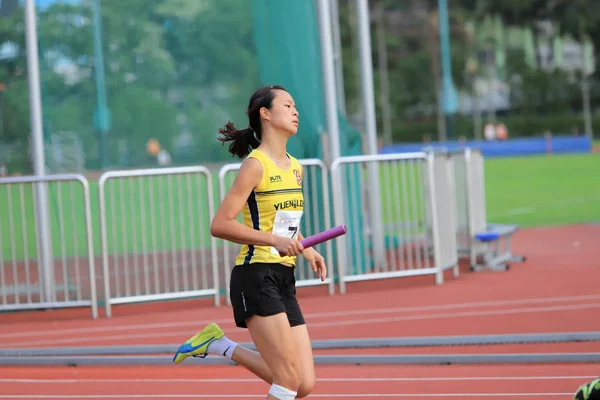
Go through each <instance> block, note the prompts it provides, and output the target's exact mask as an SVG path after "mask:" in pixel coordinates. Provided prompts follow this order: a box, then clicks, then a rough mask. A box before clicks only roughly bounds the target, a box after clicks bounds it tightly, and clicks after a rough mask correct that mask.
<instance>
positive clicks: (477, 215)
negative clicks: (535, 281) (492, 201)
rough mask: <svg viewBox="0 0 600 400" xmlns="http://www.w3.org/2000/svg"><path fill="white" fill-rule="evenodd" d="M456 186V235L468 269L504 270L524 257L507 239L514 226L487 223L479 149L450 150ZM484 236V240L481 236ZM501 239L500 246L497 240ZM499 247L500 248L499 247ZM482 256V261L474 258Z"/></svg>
mask: <svg viewBox="0 0 600 400" xmlns="http://www.w3.org/2000/svg"><path fill="white" fill-rule="evenodd" d="M449 156H450V157H451V158H452V160H453V180H454V182H455V185H456V188H457V189H456V209H457V224H456V236H457V241H458V243H459V249H460V253H461V254H466V255H468V257H469V259H470V263H471V269H473V270H478V269H488V268H489V269H499V270H503V269H506V266H507V265H508V264H510V263H517V262H522V261H524V260H525V257H523V256H520V255H515V254H513V253H512V251H511V245H510V239H511V237H512V235H513V234H514V233H516V231H517V230H518V226H517V225H504V224H490V223H489V222H488V220H487V213H486V209H487V207H486V199H485V170H484V158H483V155H482V154H481V151H480V150H479V149H471V148H466V149H463V150H459V151H454V152H450V153H449ZM483 238H485V239H483ZM501 242H504V246H501V245H500V243H501ZM501 247H503V248H501ZM479 257H483V264H479V263H478V261H477V259H478V258H479Z"/></svg>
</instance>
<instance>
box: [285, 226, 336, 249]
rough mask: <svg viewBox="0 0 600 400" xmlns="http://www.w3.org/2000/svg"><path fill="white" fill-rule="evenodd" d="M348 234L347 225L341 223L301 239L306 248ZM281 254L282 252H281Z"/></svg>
mask: <svg viewBox="0 0 600 400" xmlns="http://www.w3.org/2000/svg"><path fill="white" fill-rule="evenodd" d="M345 234H346V225H339V226H336V227H335V228H331V229H327V230H326V231H323V232H319V233H317V234H316V235H312V236H309V237H305V238H304V239H302V240H301V241H300V243H301V244H302V247H304V248H305V249H306V248H308V247H312V246H316V245H317V244H320V243H323V242H326V241H328V240H331V239H334V238H336V237H338V236H342V235H345ZM280 254H281V253H280Z"/></svg>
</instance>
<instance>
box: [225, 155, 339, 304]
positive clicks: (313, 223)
mask: <svg viewBox="0 0 600 400" xmlns="http://www.w3.org/2000/svg"><path fill="white" fill-rule="evenodd" d="M298 161H299V162H300V163H301V164H302V166H303V168H304V178H303V183H302V189H303V194H304V215H303V217H302V221H301V224H300V232H302V234H303V235H304V236H309V235H312V234H315V233H318V232H320V231H323V230H325V229H327V228H330V227H331V209H330V202H329V195H330V190H329V177H328V171H327V166H326V165H325V163H324V162H323V161H321V160H319V159H300V160H298ZM240 167H241V164H240V163H232V164H227V165H224V166H223V167H222V168H221V169H220V171H219V193H220V198H221V200H223V199H224V197H225V194H226V192H227V190H228V189H229V187H230V186H231V184H232V183H233V181H234V179H235V177H236V176H237V171H239V169H240ZM238 220H239V221H240V222H241V221H242V220H241V215H240V216H239V218H238ZM220 245H221V246H222V251H221V253H222V255H223V258H222V265H221V266H220V270H221V271H222V274H223V277H224V281H225V291H226V302H227V304H230V298H229V275H230V273H231V269H232V267H233V262H234V260H235V257H236V255H237V253H238V251H239V246H236V245H234V244H232V243H229V242H225V241H220ZM315 249H316V250H317V251H318V252H319V253H321V254H322V255H323V257H324V258H325V261H326V262H329V264H331V260H333V246H332V243H331V242H330V241H328V242H326V243H322V244H319V245H316V246H315ZM329 264H328V266H329V273H328V278H327V279H326V280H325V281H323V282H322V281H321V280H320V279H316V277H315V274H314V272H313V271H312V269H311V267H310V264H308V262H306V260H305V259H304V258H303V257H301V256H300V257H298V259H297V264H296V286H297V287H306V286H318V285H328V286H329V294H330V295H331V294H333V293H334V277H333V275H332V274H333V269H332V268H331V265H329Z"/></svg>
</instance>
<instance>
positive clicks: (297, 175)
mask: <svg viewBox="0 0 600 400" xmlns="http://www.w3.org/2000/svg"><path fill="white" fill-rule="evenodd" d="M294 175H295V176H296V182H298V186H302V177H301V176H300V171H298V170H297V169H295V170H294Z"/></svg>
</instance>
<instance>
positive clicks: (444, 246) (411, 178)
mask: <svg viewBox="0 0 600 400" xmlns="http://www.w3.org/2000/svg"><path fill="white" fill-rule="evenodd" d="M373 163H376V164H377V166H378V169H379V175H378V176H379V179H380V185H379V187H380V189H379V193H370V192H369V191H368V187H369V186H370V185H369V184H368V182H367V180H368V179H367V171H366V170H367V169H368V166H369V164H373ZM443 168H444V166H443V165H441V164H439V161H438V160H437V159H435V158H431V157H428V156H427V155H426V154H425V153H420V152H419V153H405V154H390V155H372V156H350V157H341V158H338V159H337V160H335V161H334V162H333V164H332V167H331V172H332V192H333V196H334V204H335V207H334V211H335V222H336V225H337V224H341V223H347V224H348V225H349V226H350V227H349V230H348V234H347V235H345V236H344V237H340V238H339V239H338V240H337V246H338V247H337V249H338V251H337V263H338V275H339V276H340V291H341V292H342V293H344V292H345V283H346V282H352V281H362V280H370V279H385V278H392V277H401V276H415V275H428V274H433V275H436V282H437V283H441V282H442V281H443V270H444V269H446V268H449V267H455V268H456V264H455V262H456V261H455V260H456V259H457V257H456V254H455V253H456V245H455V241H454V238H452V239H449V238H447V237H446V236H443V235H439V234H438V230H439V229H440V227H445V224H448V223H451V224H452V225H450V227H449V228H447V229H453V227H454V224H455V222H454V219H453V214H452V213H451V215H445V211H448V210H446V208H447V207H444V206H443V205H442V204H438V203H439V202H437V201H436V200H437V199H438V197H437V196H446V195H449V194H448V193H446V191H448V190H452V186H451V185H450V184H449V183H448V182H447V180H448V179H449V177H450V176H449V175H448V174H445V173H443V172H444V171H443ZM438 184H440V185H442V187H440V188H439V189H438V188H437V185H438ZM432 188H435V191H433V190H432ZM372 202H377V203H378V204H379V206H380V210H381V213H380V215H381V218H382V220H381V221H374V219H373V216H372V215H371V214H370V213H369V212H368V211H366V210H370V209H371V207H368V205H372ZM450 210H451V209H450ZM373 226H381V228H380V229H373ZM444 229H446V228H444ZM376 236H379V237H376ZM450 236H454V235H450ZM376 241H379V242H383V243H384V246H385V261H384V263H383V264H382V263H378V262H377V261H376V259H375V257H374V254H373V253H374V251H373V248H374V246H373V243H374V242H376Z"/></svg>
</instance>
